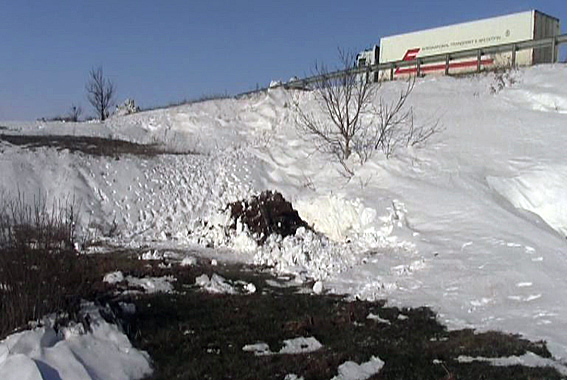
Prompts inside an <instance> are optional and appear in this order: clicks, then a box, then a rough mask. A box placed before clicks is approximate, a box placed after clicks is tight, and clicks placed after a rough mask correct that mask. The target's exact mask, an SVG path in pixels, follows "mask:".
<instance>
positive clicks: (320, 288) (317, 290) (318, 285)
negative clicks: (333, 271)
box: [313, 281, 323, 294]
mask: <svg viewBox="0 0 567 380" xmlns="http://www.w3.org/2000/svg"><path fill="white" fill-rule="evenodd" d="M313 293H315V294H321V293H323V283H322V282H321V281H317V282H316V283H315V284H314V285H313Z"/></svg>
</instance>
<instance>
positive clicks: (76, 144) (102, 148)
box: [0, 134, 191, 157]
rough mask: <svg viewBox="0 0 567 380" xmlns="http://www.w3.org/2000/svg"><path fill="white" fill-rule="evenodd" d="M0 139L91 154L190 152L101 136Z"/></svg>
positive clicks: (12, 137)
mask: <svg viewBox="0 0 567 380" xmlns="http://www.w3.org/2000/svg"><path fill="white" fill-rule="evenodd" d="M0 141H6V142H8V143H10V144H12V145H18V146H23V147H26V148H28V149H35V148H40V147H48V148H55V149H57V150H64V149H67V150H69V151H70V152H82V153H85V154H89V155H93V156H113V157H117V156H120V155H125V154H130V155H135V156H145V157H153V156H156V155H160V154H191V152H183V153H179V152H175V151H170V150H168V149H166V148H165V147H164V146H162V145H160V144H137V143H133V142H130V141H124V140H117V139H111V138H103V137H91V136H70V135H60V136H56V135H7V134H0Z"/></svg>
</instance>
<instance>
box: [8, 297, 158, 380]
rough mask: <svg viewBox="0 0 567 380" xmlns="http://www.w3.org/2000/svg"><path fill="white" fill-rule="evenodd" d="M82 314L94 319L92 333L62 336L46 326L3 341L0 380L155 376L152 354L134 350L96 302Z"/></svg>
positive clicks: (114, 379) (79, 331)
mask: <svg viewBox="0 0 567 380" xmlns="http://www.w3.org/2000/svg"><path fill="white" fill-rule="evenodd" d="M81 314H83V315H87V314H88V315H89V317H90V321H91V323H90V328H91V331H90V332H88V333H86V332H85V331H84V329H77V328H73V329H71V330H73V331H75V332H76V333H73V334H71V333H63V332H61V333H60V334H57V333H56V332H55V330H54V329H53V328H52V327H50V326H45V327H41V328H36V329H34V330H31V331H24V332H20V333H17V334H13V335H10V336H8V337H7V338H6V339H5V340H3V341H2V342H0V379H2V380H22V379H28V380H42V379H46V378H49V379H51V378H54V379H55V378H57V379H63V380H74V379H81V380H83V379H84V380H96V379H107V380H136V379H141V378H143V377H146V376H148V375H149V374H151V372H152V370H151V368H150V364H149V356H148V354H147V353H145V352H143V351H139V350H137V349H136V348H134V347H132V345H131V343H130V341H129V340H128V338H127V337H126V335H124V334H123V333H122V332H121V331H120V330H119V329H118V327H117V326H115V325H110V324H108V323H107V322H106V321H105V320H104V319H103V318H102V317H101V315H100V312H99V309H98V308H97V307H96V306H95V305H94V304H93V303H84V304H83V305H82V310H81ZM71 327H72V326H71ZM48 373H49V374H51V373H52V374H56V377H51V376H49V375H47V374H48ZM46 376H47V377H46Z"/></svg>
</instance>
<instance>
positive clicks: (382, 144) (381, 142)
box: [293, 49, 439, 175]
mask: <svg viewBox="0 0 567 380" xmlns="http://www.w3.org/2000/svg"><path fill="white" fill-rule="evenodd" d="M339 57H340V60H341V64H342V69H343V70H342V71H341V72H340V73H339V72H338V71H335V72H329V70H328V69H327V68H326V67H325V66H324V65H319V64H316V65H315V73H314V74H315V75H316V76H317V77H318V78H319V80H318V81H317V82H316V83H315V84H314V86H313V91H312V94H313V96H314V98H315V100H316V104H317V107H316V109H314V110H312V111H309V110H308V109H307V108H306V107H305V106H303V105H301V104H300V102H299V98H295V99H294V102H293V104H294V109H295V111H296V115H297V119H296V124H297V126H298V129H299V131H300V133H302V134H303V136H305V137H308V138H309V139H310V140H311V141H313V142H314V143H315V147H316V148H317V150H319V151H321V152H323V153H328V154H331V155H333V156H334V157H335V158H336V159H337V160H338V162H339V163H341V165H342V166H343V168H344V169H346V171H347V173H348V174H350V175H352V174H353V172H352V169H349V167H348V166H347V164H346V160H348V159H349V157H350V156H351V154H352V153H353V152H354V153H356V154H357V155H358V157H359V159H360V161H361V162H362V163H364V162H365V161H366V160H368V159H369V158H370V157H371V156H372V154H373V153H374V152H375V151H382V152H383V153H384V154H385V156H386V157H387V158H389V157H390V156H391V155H392V154H393V152H394V150H395V149H396V148H397V147H399V146H414V145H417V144H421V143H423V142H425V141H426V140H427V139H428V138H430V137H431V136H432V135H433V134H435V133H436V132H437V131H438V130H439V128H438V125H439V123H438V122H434V123H429V124H426V125H417V124H416V123H414V112H413V108H411V107H408V106H407V104H406V103H407V100H408V98H409V97H410V95H411V93H412V92H413V89H414V86H415V78H413V77H410V78H409V79H408V80H407V85H406V86H405V87H404V88H403V89H402V90H401V91H400V93H399V96H398V97H397V98H395V99H394V100H393V101H391V102H387V101H385V100H384V99H383V98H382V97H381V96H379V95H380V89H381V83H371V82H370V81H369V80H368V79H369V74H370V73H369V72H362V73H361V72H360V71H359V70H354V69H353V68H352V63H353V62H354V55H353V54H350V53H345V52H344V51H342V50H340V49H339Z"/></svg>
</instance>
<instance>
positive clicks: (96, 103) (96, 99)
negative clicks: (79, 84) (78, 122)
mask: <svg viewBox="0 0 567 380" xmlns="http://www.w3.org/2000/svg"><path fill="white" fill-rule="evenodd" d="M85 89H86V91H87V98H88V100H89V103H90V104H91V105H92V106H93V108H94V109H95V112H96V115H97V117H98V118H99V119H100V120H101V121H104V120H105V119H106V118H107V117H108V116H109V114H110V107H111V106H112V104H113V103H114V96H115V87H114V84H113V83H112V81H110V79H108V78H105V77H104V73H103V70H102V67H101V66H99V67H97V68H96V69H95V68H93V69H91V71H90V73H89V79H88V81H87V84H86V86H85Z"/></svg>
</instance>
